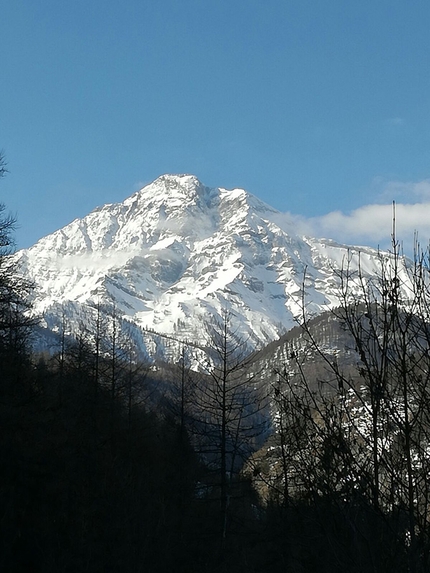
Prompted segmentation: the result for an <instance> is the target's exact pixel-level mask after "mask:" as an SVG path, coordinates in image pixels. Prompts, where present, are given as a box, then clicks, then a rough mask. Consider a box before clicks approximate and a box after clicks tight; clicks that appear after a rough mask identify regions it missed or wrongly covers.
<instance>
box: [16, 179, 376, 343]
mask: <svg viewBox="0 0 430 573" xmlns="http://www.w3.org/2000/svg"><path fill="white" fill-rule="evenodd" d="M280 219H281V217H280V213H279V212H278V211H276V210H275V209H272V208H271V207H269V206H268V205H266V204H265V203H263V202H262V201H260V200H259V199H257V198H256V197H254V196H252V195H251V194H249V193H247V192H246V191H244V190H243V189H234V190H230V191H229V190H226V189H222V188H208V187H205V186H204V185H203V184H202V183H200V181H198V179H196V178H195V177H194V176H191V175H164V176H162V177H159V178H158V179H157V180H155V181H154V182H153V183H151V184H150V185H147V186H146V187H144V188H143V189H142V190H140V191H138V192H137V193H135V194H133V195H132V196H131V197H129V198H128V199H126V200H125V201H124V202H123V203H117V204H110V205H105V206H103V207H100V208H98V209H96V210H95V211H93V212H91V213H90V214H89V215H87V216H86V217H84V218H83V219H77V220H75V221H73V222H72V223H70V224H69V225H67V226H66V227H64V228H63V229H60V230H59V231H56V232H55V233H53V234H52V235H49V236H47V237H44V238H43V239H41V240H40V241H38V242H37V243H36V244H35V245H34V246H32V247H31V248H30V249H27V250H23V251H20V252H19V253H18V254H17V256H18V258H19V260H20V263H21V266H22V269H23V272H26V273H28V275H29V276H30V278H31V279H33V281H34V282H35V285H36V289H35V293H34V311H35V312H36V313H37V314H39V315H41V316H43V319H44V321H45V324H46V326H47V327H48V328H50V329H53V330H55V329H56V328H58V323H59V320H60V318H61V317H64V316H65V317H66V318H67V321H68V323H69V325H70V326H69V328H70V330H71V331H72V332H73V331H76V330H77V329H78V325H79V324H80V325H82V323H83V322H85V320H87V319H88V316H90V315H91V312H92V311H91V309H94V308H95V307H96V306H97V305H100V304H102V305H105V306H109V305H110V306H113V305H114V306H115V313H116V315H117V316H118V317H120V318H121V319H123V320H125V321H126V322H127V324H128V325H129V327H130V329H131V330H132V331H133V337H134V339H135V340H138V341H139V344H140V345H141V347H142V349H143V350H145V352H148V353H151V352H153V351H154V348H149V346H150V344H149V342H148V340H149V339H148V336H149V334H148V331H155V332H157V333H159V334H161V335H167V336H171V337H174V338H177V339H180V340H185V339H186V340H190V341H200V340H201V338H202V327H203V323H204V322H205V321H208V320H210V319H211V317H214V316H215V317H217V316H219V315H220V313H221V312H222V311H223V310H228V311H229V312H230V313H231V316H232V320H233V323H234V327H235V329H237V331H238V333H240V334H241V335H242V336H244V337H246V338H247V339H248V340H249V344H250V346H251V347H257V346H262V345H264V344H266V343H268V342H270V341H271V340H274V339H276V338H277V337H279V336H280V334H282V332H285V331H286V330H288V329H290V328H292V327H293V326H294V325H295V320H294V317H295V316H297V315H298V314H299V313H300V308H301V299H302V294H301V293H302V287H303V281H304V273H305V269H306V280H305V292H306V302H307V304H308V305H309V307H308V308H309V310H310V312H312V313H313V314H318V313H320V312H322V311H323V310H327V309H328V308H330V307H332V306H333V305H337V304H338V279H337V277H336V273H335V272H334V271H335V270H338V269H340V268H341V266H342V264H344V261H345V260H346V258H347V257H348V253H350V252H351V248H348V247H346V246H343V245H338V244H336V243H334V242H333V241H330V240H317V239H314V238H309V237H303V236H299V235H298V234H297V233H296V232H295V230H294V228H292V227H288V226H286V225H282V228H281V226H280V224H279V220H280ZM276 221H278V223H277V222H276ZM354 250H355V251H357V250H358V249H357V248H355V249H354V248H352V251H354ZM360 251H361V270H362V272H363V273H365V274H368V275H371V274H372V273H374V272H375V271H376V270H377V268H378V266H379V259H378V253H377V252H376V251H374V250H372V249H369V248H360ZM88 313H89V314H88ZM86 317H87V318H86ZM151 336H152V335H151ZM151 344H153V342H152V343H151ZM157 344H158V346H159V345H160V344H161V345H162V343H161V342H158V343H157ZM148 345H149V346H148Z"/></svg>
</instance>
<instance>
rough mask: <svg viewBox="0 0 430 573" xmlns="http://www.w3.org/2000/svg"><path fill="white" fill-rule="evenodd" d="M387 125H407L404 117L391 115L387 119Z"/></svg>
mask: <svg viewBox="0 0 430 573" xmlns="http://www.w3.org/2000/svg"><path fill="white" fill-rule="evenodd" d="M385 123H386V124H387V125H398V126H400V125H405V120H404V119H403V118H402V117H389V118H388V119H386V120H385Z"/></svg>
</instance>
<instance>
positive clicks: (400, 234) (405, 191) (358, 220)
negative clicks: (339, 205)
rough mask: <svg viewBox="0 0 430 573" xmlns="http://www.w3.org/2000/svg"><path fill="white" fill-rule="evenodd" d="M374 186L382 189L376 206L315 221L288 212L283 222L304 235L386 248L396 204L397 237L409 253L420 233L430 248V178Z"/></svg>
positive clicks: (334, 212) (424, 243)
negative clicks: (429, 243) (416, 236)
mask: <svg viewBox="0 0 430 573" xmlns="http://www.w3.org/2000/svg"><path fill="white" fill-rule="evenodd" d="M373 185H377V187H379V193H378V195H377V197H376V200H375V203H371V204H368V205H363V206H362V207H359V208H358V209H355V210H353V211H351V212H349V213H344V212H342V211H332V212H331V213H327V214H326V215H322V216H319V217H312V218H305V217H302V216H296V215H292V214H291V213H285V214H283V216H282V220H283V222H284V224H286V225H288V226H289V227H290V228H291V226H293V227H294V229H295V230H296V232H298V233H300V234H305V235H310V236H313V237H325V238H330V239H334V240H335V241H338V242H341V243H344V244H354V245H367V246H373V247H378V246H379V247H381V248H384V249H385V248H388V247H389V245H390V242H391V233H392V229H393V214H394V211H393V201H395V223H396V225H395V227H396V237H397V238H398V240H400V241H401V242H402V244H403V246H404V250H405V252H406V253H407V254H411V253H412V249H413V243H414V237H415V235H416V234H418V239H419V240H420V242H421V244H422V245H427V244H428V241H429V239H430V179H426V180H424V181H419V182H401V181H385V182H384V181H382V180H378V181H375V182H373Z"/></svg>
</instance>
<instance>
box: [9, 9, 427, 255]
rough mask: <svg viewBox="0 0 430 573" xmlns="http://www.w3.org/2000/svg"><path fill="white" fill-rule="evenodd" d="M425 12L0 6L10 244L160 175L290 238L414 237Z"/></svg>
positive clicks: (418, 215) (420, 196)
mask: <svg viewBox="0 0 430 573" xmlns="http://www.w3.org/2000/svg"><path fill="white" fill-rule="evenodd" d="M429 29H430V3H429V2H428V0H425V1H424V0H415V1H414V2H409V3H407V2H406V1H400V0H372V1H370V0H361V1H360V2H359V1H358V0H357V1H355V2H350V1H347V0H312V1H311V0H264V1H262V0H229V1H227V0H176V1H175V0H157V2H155V1H145V0H122V1H121V2H119V1H112V0H103V1H102V0H73V2H65V1H63V0H37V2H36V1H34V0H13V2H10V1H8V2H6V1H5V2H1V19H0V54H1V74H0V82H1V88H0V149H3V150H4V152H5V154H6V158H7V161H8V168H9V174H8V175H7V177H6V178H5V179H3V180H2V181H1V182H0V200H1V201H3V202H4V203H6V205H7V206H8V208H9V209H10V210H11V211H12V212H13V213H16V214H17V216H18V220H19V226H20V227H19V229H18V230H17V234H16V239H17V246H18V247H27V246H30V245H31V244H32V243H34V242H35V241H36V240H37V239H39V238H40V237H42V236H43V235H46V234H48V233H50V232H52V231H54V230H56V229H57V228H60V227H62V226H64V225H65V224H67V223H68V222H70V221H71V220H73V219H74V218H76V217H82V216H84V215H85V214H87V213H88V212H89V211H90V210H92V209H93V208H95V207H96V206H98V205H101V204H104V203H109V202H116V201H122V200H123V199H124V198H125V197H127V196H128V195H130V194H131V193H132V192H134V191H136V190H137V189H139V188H140V187H142V186H143V185H144V184H146V183H148V182H150V181H152V180H153V179H155V178H156V177H158V176H159V175H161V174H163V173H193V174H195V175H196V176H197V177H198V178H199V179H200V180H201V181H202V182H203V183H205V184H206V185H209V186H221V187H225V188H234V187H243V188H245V189H247V190H248V191H250V192H251V193H253V194H254V195H256V196H257V197H259V198H260V199H262V200H264V201H266V202H267V203H269V204H270V205H272V206H273V207H276V208H277V209H279V210H281V211H282V212H286V213H287V215H286V216H287V217H290V218H291V217H293V218H294V219H295V220H296V221H297V225H298V226H300V225H302V226H303V228H304V229H306V230H307V231H308V232H313V233H318V234H320V235H321V236H330V237H332V238H334V239H336V240H339V241H345V242H350V243H357V242H359V243H365V244H370V245H377V244H384V241H385V240H386V238H387V237H389V234H390V231H391V229H390V219H391V202H392V200H396V202H397V203H398V214H397V219H398V226H399V233H400V234H401V235H403V236H404V238H405V239H408V238H410V237H411V236H412V234H413V231H414V229H418V230H419V233H420V236H421V237H422V239H423V240H424V239H425V240H426V239H427V238H428V237H430V224H429V223H428V221H430V34H429V32H428V31H429Z"/></svg>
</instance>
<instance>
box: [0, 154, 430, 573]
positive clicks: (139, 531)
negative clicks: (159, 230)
mask: <svg viewBox="0 0 430 573" xmlns="http://www.w3.org/2000/svg"><path fill="white" fill-rule="evenodd" d="M0 174H1V175H4V174H5V164H4V162H2V163H1V170H0ZM13 230H14V220H13V219H12V218H10V217H9V216H8V215H7V211H6V209H5V207H3V208H2V211H1V218H0V248H1V253H0V424H1V433H0V518H1V535H0V570H1V571H7V572H11V573H13V572H18V571H31V572H37V571H40V572H43V573H50V572H55V573H61V572H70V573H72V572H73V573H75V572H77V571H85V572H96V571H97V572H99V571H112V572H127V573H131V572H139V571H142V572H145V573H146V572H154V573H158V572H159V573H163V572H167V571H169V572H170V571H177V572H180V571H183V572H187V573H192V572H196V573H197V572H198V573H205V572H206V573H222V572H235V573H239V572H241V571H243V572H245V571H246V572H261V573H263V572H266V571H270V572H273V573H276V572H286V571H292V572H293V571H294V572H304V573H306V572H313V571H315V572H324V571H327V572H328V571H330V572H331V573H333V572H339V573H340V572H342V573H344V572H345V571H348V572H353V573H354V572H356V573H358V572H363V573H364V572H375V573H379V572H387V573H388V572H390V573H391V572H392V571H399V572H411V573H419V572H424V571H428V570H429V567H430V559H429V553H430V539H429V511H430V481H429V479H430V478H429V476H430V461H429V460H430V395H429V394H430V390H429V376H430V357H429V354H430V352H429V350H430V326H429V325H430V321H429V307H430V305H429V304H428V303H429V301H430V299H429V292H428V274H427V269H428V264H427V259H426V257H425V256H424V255H418V256H417V259H416V261H415V265H413V266H412V267H411V271H410V273H409V274H408V276H409V277H410V278H411V282H410V283H408V284H410V285H411V288H412V291H411V295H412V296H409V297H408V299H407V301H406V299H405V298H404V295H403V294H402V293H403V290H404V289H403V290H402V288H403V287H405V286H406V283H405V282H404V280H403V279H402V281H403V283H401V282H400V280H399V277H402V276H403V275H402V274H401V273H400V271H399V266H398V265H400V264H401V263H402V261H403V259H402V258H401V257H400V254H399V253H398V249H397V246H396V242H395V239H394V238H393V248H394V253H393V258H391V259H387V262H386V264H385V266H384V267H383V273H382V276H380V277H377V280H375V283H374V284H371V285H368V284H366V285H364V284H363V297H362V299H361V300H360V301H358V300H353V299H351V297H350V290H349V288H348V286H349V281H351V280H357V277H352V276H350V275H349V274H348V268H347V267H346V268H345V269H344V271H342V273H343V275H342V277H341V278H342V281H341V285H342V289H343V290H342V292H343V305H342V307H341V308H339V309H337V310H336V311H335V313H334V315H333V320H336V321H337V324H339V325H341V329H342V330H343V331H346V332H348V335H349V338H348V340H349V341H350V342H348V344H349V346H348V349H347V350H348V352H347V353H346V354H347V355H348V357H349V358H348V360H344V359H343V358H342V356H340V355H339V354H338V353H333V352H332V351H331V350H330V349H329V348H327V343H326V342H327V341H325V343H324V345H323V344H321V342H320V340H319V339H317V338H316V336H315V331H314V330H313V326H312V325H313V323H312V321H309V320H308V319H307V317H306V314H305V312H304V315H303V321H302V324H301V327H300V328H301V338H300V344H297V343H294V344H293V342H292V341H291V340H289V341H288V344H286V346H285V348H286V351H285V356H286V359H285V362H284V363H283V364H279V362H276V363H275V362H273V363H272V364H271V363H267V361H266V364H265V367H264V368H261V367H258V368H257V367H256V366H255V365H256V364H259V362H258V360H256V357H255V356H249V355H248V354H247V351H246V344H245V343H244V342H243V341H242V340H241V339H240V337H238V336H237V334H236V333H235V332H234V331H233V330H232V328H231V325H230V322H229V316H228V314H227V313H226V314H225V315H224V316H223V318H222V320H221V321H218V322H217V321H212V322H209V324H208V327H207V332H206V333H205V335H206V336H207V337H208V339H209V340H210V343H209V345H208V352H207V356H208V360H207V361H206V362H202V364H201V368H200V369H199V370H196V369H192V368H191V365H190V363H189V361H188V359H187V349H186V347H185V346H184V348H183V353H182V355H181V357H180V358H179V360H178V363H177V364H176V365H166V364H164V365H156V364H153V363H151V364H148V363H144V362H142V361H141V360H139V359H138V358H137V356H136V353H135V352H133V349H132V348H131V347H130V345H129V341H128V342H127V339H126V338H123V337H122V335H121V332H120V331H119V330H118V324H119V323H118V322H117V320H116V316H115V309H102V308H98V309H95V310H96V313H95V324H94V328H93V330H92V331H91V332H88V331H83V332H82V333H80V335H78V336H74V337H68V336H66V335H65V329H63V330H61V329H60V331H59V333H58V340H57V346H56V347H55V348H54V349H53V350H52V352H50V353H35V352H34V351H33V350H32V345H31V342H32V336H33V333H34V331H35V328H36V327H37V318H34V317H31V314H29V313H28V310H29V300H30V298H29V294H30V293H31V284H28V283H27V282H26V281H25V279H23V278H22V277H20V275H19V274H18V273H17V271H16V269H15V268H14V263H13V258H11V257H10V254H11V252H12V247H13ZM358 280H360V277H359V276H358ZM408 288H409V287H408ZM330 324H331V323H330ZM333 329H334V327H333V326H332V324H331V325H330V328H329V329H327V327H326V328H325V332H326V333H327V332H328V331H330V332H331V331H332V330H333ZM334 330H336V329H334ZM336 332H337V331H336ZM311 351H312V352H311ZM268 356H270V355H268ZM310 363H312V365H313V366H312V368H309V364H310ZM317 363H318V364H319V365H320V366H319V367H316V366H315V364H317ZM321 368H322V369H321ZM322 370H324V376H323V375H322V374H321V372H322ZM268 372H270V375H269V374H268Z"/></svg>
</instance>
